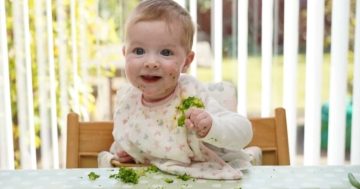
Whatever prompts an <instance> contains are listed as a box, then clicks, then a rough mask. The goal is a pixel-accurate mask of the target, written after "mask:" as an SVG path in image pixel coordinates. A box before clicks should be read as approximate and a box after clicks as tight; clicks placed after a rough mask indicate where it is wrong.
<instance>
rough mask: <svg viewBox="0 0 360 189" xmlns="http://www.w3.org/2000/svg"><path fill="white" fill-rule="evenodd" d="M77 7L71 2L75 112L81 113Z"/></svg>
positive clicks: (72, 0)
mask: <svg viewBox="0 0 360 189" xmlns="http://www.w3.org/2000/svg"><path fill="white" fill-rule="evenodd" d="M75 9H76V5H75V0H70V19H71V46H72V48H71V49H72V55H71V56H72V68H73V69H72V70H73V77H74V78H73V82H74V83H73V87H74V90H73V91H72V92H73V95H72V96H73V99H72V102H73V111H74V112H76V113H80V112H79V85H78V84H79V81H78V79H79V75H78V64H77V57H78V55H77V44H76V11H75Z"/></svg>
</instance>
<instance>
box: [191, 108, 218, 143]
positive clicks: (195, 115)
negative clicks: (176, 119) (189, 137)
mask: <svg viewBox="0 0 360 189" xmlns="http://www.w3.org/2000/svg"><path fill="white" fill-rule="evenodd" d="M185 118H186V119H185V125H186V126H187V128H189V129H190V130H192V131H194V132H195V133H196V135H197V136H198V137H199V138H203V137H205V136H206V135H207V134H208V132H209V131H210V129H211V126H212V119H211V116H210V114H209V113H208V112H207V111H205V110H204V109H199V108H190V109H188V110H187V111H186V114H185Z"/></svg>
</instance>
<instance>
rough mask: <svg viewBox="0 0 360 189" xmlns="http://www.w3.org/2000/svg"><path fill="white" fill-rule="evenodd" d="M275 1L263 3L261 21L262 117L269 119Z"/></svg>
mask: <svg viewBox="0 0 360 189" xmlns="http://www.w3.org/2000/svg"><path fill="white" fill-rule="evenodd" d="M273 5H274V1H273V0H266V1H262V20H261V25H262V29H261V38H262V41H261V52H262V55H261V56H262V59H261V61H262V67H261V69H262V73H261V83H262V87H261V88H262V91H261V116H262V117H267V116H270V113H271V111H272V110H271V69H272V44H273Z"/></svg>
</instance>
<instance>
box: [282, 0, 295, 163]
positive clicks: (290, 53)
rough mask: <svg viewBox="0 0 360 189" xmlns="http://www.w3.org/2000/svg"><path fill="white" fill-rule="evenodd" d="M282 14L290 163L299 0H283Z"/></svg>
mask: <svg viewBox="0 0 360 189" xmlns="http://www.w3.org/2000/svg"><path fill="white" fill-rule="evenodd" d="M284 11H285V15H284V19H285V20H284V63H283V66H284V67H283V73H284V74H283V75H284V79H283V83H284V84H283V97H284V98H283V106H284V108H285V109H286V121H287V129H288V138H289V148H290V149H289V150H290V163H291V165H294V164H295V160H296V128H297V123H296V109H297V105H296V98H297V96H296V94H297V64H298V60H297V58H298V40H299V31H298V30H299V0H292V1H285V10H284Z"/></svg>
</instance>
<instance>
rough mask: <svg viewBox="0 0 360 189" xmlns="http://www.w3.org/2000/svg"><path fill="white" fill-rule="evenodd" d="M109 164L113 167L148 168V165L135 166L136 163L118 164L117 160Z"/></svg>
mask: <svg viewBox="0 0 360 189" xmlns="http://www.w3.org/2000/svg"><path fill="white" fill-rule="evenodd" d="M111 164H113V165H114V166H115V167H149V166H150V164H137V163H120V162H119V161H118V160H116V159H113V160H111Z"/></svg>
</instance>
